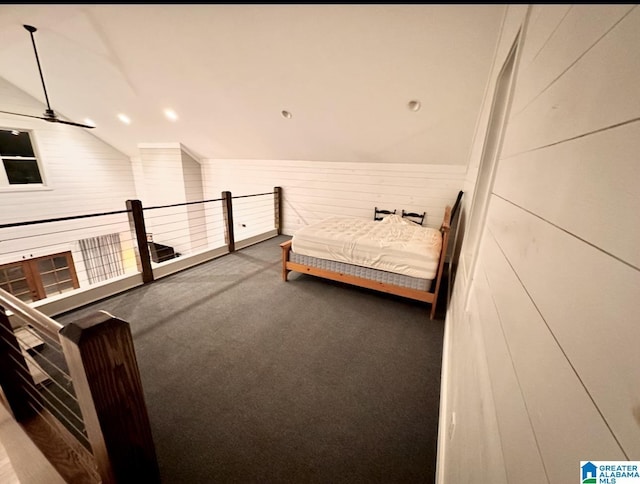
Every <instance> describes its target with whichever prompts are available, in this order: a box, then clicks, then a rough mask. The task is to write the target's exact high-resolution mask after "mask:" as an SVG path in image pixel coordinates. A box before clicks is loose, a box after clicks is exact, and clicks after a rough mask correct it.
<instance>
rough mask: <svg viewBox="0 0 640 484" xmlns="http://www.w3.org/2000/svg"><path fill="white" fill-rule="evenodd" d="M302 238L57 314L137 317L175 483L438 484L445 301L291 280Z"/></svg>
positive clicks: (166, 467) (164, 461) (167, 473)
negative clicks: (288, 267)
mask: <svg viewBox="0 0 640 484" xmlns="http://www.w3.org/2000/svg"><path fill="white" fill-rule="evenodd" d="M288 238H289V237H285V236H279V237H276V238H274V239H271V240H268V241H266V242H262V243H260V244H256V245H254V246H252V247H248V248H246V249H243V250H241V251H238V252H235V253H233V254H229V255H226V256H223V257H221V258H219V259H216V260H214V261H211V262H208V263H205V264H202V265H200V266H197V267H195V268H192V269H188V270H185V271H183V272H181V273H179V274H175V275H173V276H169V277H166V278H164V279H160V280H158V281H155V282H153V283H151V284H148V285H146V286H142V287H139V288H137V289H134V290H131V291H129V292H127V293H124V294H121V295H118V296H114V297H112V298H109V299H106V300H104V301H101V302H99V303H96V304H93V305H91V306H89V307H85V308H82V309H80V310H77V311H73V312H71V313H67V314H64V315H61V316H59V317H57V318H56V319H57V320H58V321H60V322H61V323H63V324H65V323H68V322H69V321H71V320H73V319H74V318H77V317H80V316H83V315H86V314H88V313H90V312H92V311H95V310H97V309H102V310H105V311H108V312H109V313H111V314H113V315H114V316H117V317H119V318H122V319H124V320H126V321H128V322H130V324H131V328H132V332H133V336H134V340H135V345H136V355H137V358H138V364H139V366H140V372H141V376H142V382H143V385H144V389H145V397H146V401H147V406H148V408H149V415H150V419H151V425H152V431H153V436H154V441H155V445H156V450H157V454H158V461H159V465H160V471H161V475H162V479H163V482H165V483H214V482H215V483H226V482H260V483H280V482H281V483H292V482H294V483H303V482H323V483H324V482H331V483H340V482H367V483H369V482H384V483H390V482H402V483H411V482H424V483H430V482H434V480H435V479H434V475H435V455H436V435H437V423H438V404H439V388H440V367H441V356H442V337H443V322H442V316H443V309H444V308H443V307H442V306H444V305H442V306H441V308H440V310H439V311H438V313H439V315H440V320H437V321H436V320H434V321H430V320H429V305H428V304H424V303H420V302H416V301H410V300H406V299H402V298H399V297H395V296H390V295H385V294H381V293H376V292H373V291H368V290H366V289H360V288H355V287H352V286H347V285H343V284H340V283H334V282H330V281H326V280H322V279H318V278H314V277H312V276H307V275H302V274H295V273H292V274H291V275H290V278H289V282H287V283H285V282H283V281H282V279H281V276H280V273H281V261H280V247H279V243H281V242H283V241H285V240H288ZM441 294H446V288H444V289H443V291H441Z"/></svg>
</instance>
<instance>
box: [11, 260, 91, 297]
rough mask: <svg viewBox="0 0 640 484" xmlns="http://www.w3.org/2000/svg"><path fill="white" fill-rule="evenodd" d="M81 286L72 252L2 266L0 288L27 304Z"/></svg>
mask: <svg viewBox="0 0 640 484" xmlns="http://www.w3.org/2000/svg"><path fill="white" fill-rule="evenodd" d="M78 287H80V285H79V284H78V277H77V275H76V271H75V267H74V265H73V258H72V257H71V252H63V253H60V254H54V255H47V256H44V257H37V258H34V259H29V260H25V261H20V262H13V263H11V264H5V265H2V266H0V289H4V290H5V291H7V292H9V293H11V294H13V295H14V296H15V297H17V298H18V299H20V300H22V301H24V302H32V301H37V300H39V299H44V298H46V297H48V296H53V295H55V294H62V293H63V292H67V291H72V290H73V289H76V288H78Z"/></svg>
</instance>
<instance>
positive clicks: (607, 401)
mask: <svg viewBox="0 0 640 484" xmlns="http://www.w3.org/2000/svg"><path fill="white" fill-rule="evenodd" d="M489 218H490V219H489V227H490V229H491V232H492V233H493V234H494V235H495V238H496V240H497V242H498V244H499V245H500V247H501V248H502V250H503V251H504V253H505V255H506V257H507V258H508V260H509V263H510V264H511V265H512V266H513V269H514V271H515V272H516V273H517V276H518V279H520V281H522V284H523V286H524V287H525V288H526V291H527V293H528V294H529V296H530V297H531V299H532V300H533V302H534V304H535V307H536V308H537V310H538V311H539V312H540V315H541V316H542V318H543V319H544V321H545V322H546V324H547V325H548V327H549V330H550V331H551V333H552V334H553V337H554V338H555V339H557V341H558V344H559V346H560V347H561V348H562V351H563V352H564V353H565V354H566V358H567V359H568V361H569V362H570V363H571V365H572V366H573V367H574V368H575V371H576V373H577V374H578V376H579V377H580V379H581V380H582V382H583V383H584V385H585V387H586V389H587V391H588V392H589V394H590V396H591V398H593V400H594V402H595V404H596V405H597V407H598V408H599V410H600V412H601V413H602V417H603V418H604V419H605V420H606V422H607V424H608V425H609V426H610V428H611V430H612V431H613V433H614V434H615V436H616V438H617V440H618V441H619V442H620V443H621V445H622V447H623V448H624V450H625V451H626V453H627V455H628V456H630V457H632V458H633V459H638V458H640V425H639V424H638V422H637V421H636V420H635V417H634V411H635V408H636V407H637V405H638V404H640V385H638V382H640V352H639V351H638V341H640V325H638V313H637V310H636V305H637V301H638V296H639V295H640V271H639V270H637V269H633V268H631V267H629V266H628V265H626V264H624V263H622V262H620V261H618V260H616V259H615V258H613V257H611V256H609V255H608V254H605V253H604V252H602V251H600V250H598V249H597V248H595V247H593V246H591V245H588V244H585V243H584V242H582V241H581V240H580V239H577V238H576V237H573V236H572V235H569V234H567V233H566V232H565V231H563V230H561V229H558V228H556V227H554V226H553V225H550V224H549V223H547V222H545V221H543V220H541V219H540V218H538V217H536V216H534V215H531V214H530V213H528V212H525V211H523V210H521V209H520V208H518V207H516V206H514V205H512V204H511V203H509V202H507V201H504V200H502V199H500V198H497V197H494V198H493V200H492V206H491V210H490V214H489ZM505 286H506V285H505ZM515 296H516V295H515V294H511V295H510V296H509V297H511V298H512V299H513V298H515ZM514 302H515V301H514ZM525 302H526V300H523V302H522V304H518V305H517V306H516V305H515V304H514V307H518V308H519V309H518V310H519V311H520V312H523V313H524V311H525V310H526V308H525V306H524V303H525ZM516 315H517V314H514V317H515V316H516ZM520 329H521V332H516V331H514V332H513V333H512V335H511V338H512V341H514V342H515V341H517V338H520V337H521V335H522V334H524V333H523V332H524V331H525V329H531V328H529V326H528V325H524V324H523V325H521V326H520ZM525 343H526V344H528V345H534V344H535V341H534V340H533V339H531V338H526V339H525V341H523V342H522V345H525ZM551 343H552V342H551V341H550V340H549V341H548V345H549V344H551ZM550 348H551V346H547V350H545V348H544V347H543V346H540V347H539V348H538V350H539V354H540V355H544V358H541V359H539V360H538V362H537V363H536V368H537V371H539V372H540V374H541V375H547V376H548V375H549V374H550V372H553V373H557V372H559V371H560V366H558V365H557V364H553V365H551V366H549V367H546V368H547V369H546V370H545V369H544V368H545V365H546V362H548V361H549V358H550V357H551V356H552V355H551V354H550V353H549V351H548V349H550ZM530 363H533V360H531V362H530ZM533 376H534V375H532V377H533ZM540 390H542V388H540V389H539V391H540ZM549 397H550V398H551V395H549ZM585 400H587V398H586V397H585ZM575 412H577V408H576V407H574V406H572V407H571V408H567V409H565V410H564V412H563V414H564V418H565V419H567V421H568V419H570V418H572V417H573V416H574V415H575ZM583 417H584V418H583V423H584V425H587V424H589V423H590V422H591V421H592V418H586V416H583ZM564 425H565V427H563V428H565V429H567V433H568V435H570V438H572V439H576V440H579V439H578V438H576V437H575V434H574V433H573V431H572V430H571V429H570V428H568V427H567V425H568V422H566V423H565V424H564ZM590 440H591V439H590ZM598 442H600V439H599V438H598V439H593V441H592V442H591V443H590V445H592V446H597V445H598ZM597 451H598V448H597V447H594V448H593V451H592V454H595V455H596V456H598V459H602V460H606V458H601V457H600V456H602V455H605V454H604V453H602V454H601V453H598V452H597Z"/></svg>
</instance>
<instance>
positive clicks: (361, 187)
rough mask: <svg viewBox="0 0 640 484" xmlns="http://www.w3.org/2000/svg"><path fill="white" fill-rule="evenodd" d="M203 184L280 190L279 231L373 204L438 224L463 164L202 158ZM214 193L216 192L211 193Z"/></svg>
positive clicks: (366, 210)
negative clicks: (424, 214)
mask: <svg viewBox="0 0 640 484" xmlns="http://www.w3.org/2000/svg"><path fill="white" fill-rule="evenodd" d="M203 171H204V177H205V187H206V189H207V190H210V191H211V193H209V194H206V196H219V193H220V192H219V190H220V189H227V190H230V191H231V192H232V193H233V195H234V196H236V195H246V194H250V193H262V192H264V191H271V190H273V187H274V186H280V187H282V189H283V219H284V220H283V233H284V234H287V235H292V234H293V233H294V232H295V230H297V229H298V228H300V227H302V226H304V225H307V224H309V223H312V222H315V221H319V220H321V219H323V218H326V217H330V216H335V215H347V216H354V217H363V218H371V219H372V220H373V214H374V208H375V207H376V206H377V207H378V208H384V209H389V210H393V209H397V211H398V213H400V212H401V211H402V209H404V210H406V211H412V212H420V213H421V212H425V211H426V212H427V223H426V225H429V226H433V227H438V226H439V225H440V223H441V222H442V217H443V215H444V208H445V206H446V205H448V204H449V205H453V203H454V202H455V200H456V196H457V195H458V191H459V190H461V189H462V185H463V183H464V177H465V171H466V168H465V167H464V166H456V165H426V164H425V165H419V164H395V163H348V162H323V161H286V160H285V161H283V160H204V161H203ZM216 194H218V195H216Z"/></svg>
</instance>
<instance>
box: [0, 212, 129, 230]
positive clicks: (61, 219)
mask: <svg viewBox="0 0 640 484" xmlns="http://www.w3.org/2000/svg"><path fill="white" fill-rule="evenodd" d="M129 212H131V210H116V211H113V212H102V213H88V214H84V215H70V216H68V217H57V218H48V219H41V220H30V221H28V222H13V223H8V224H0V229H6V228H11V227H23V226H25V225H36V224H44V223H50V222H64V221H68V220H78V219H82V218H90V217H101V216H104V215H116V214H120V213H129Z"/></svg>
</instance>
